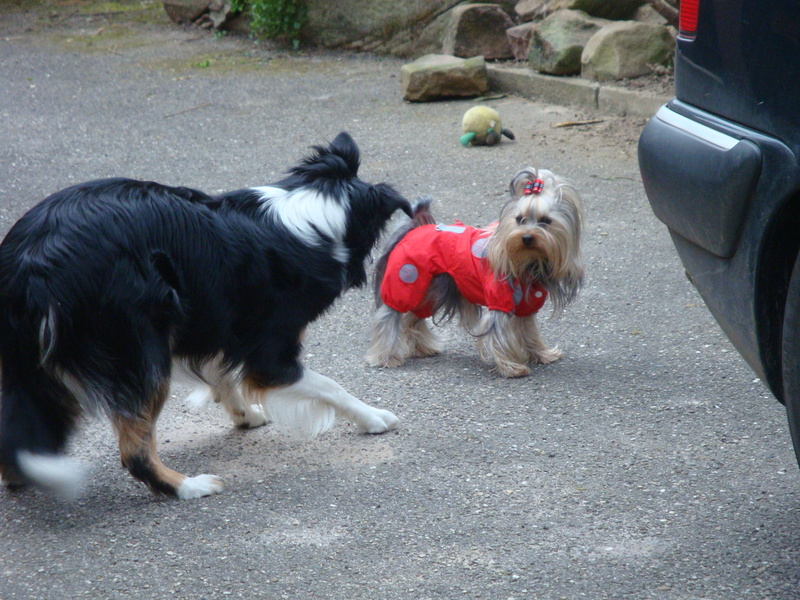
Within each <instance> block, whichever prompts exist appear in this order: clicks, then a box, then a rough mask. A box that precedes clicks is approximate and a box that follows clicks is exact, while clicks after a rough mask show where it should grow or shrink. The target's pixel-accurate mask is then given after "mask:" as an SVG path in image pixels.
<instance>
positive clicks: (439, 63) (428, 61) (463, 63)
mask: <svg viewBox="0 0 800 600" xmlns="http://www.w3.org/2000/svg"><path fill="white" fill-rule="evenodd" d="M400 84H401V86H402V88H403V98H405V99H406V100H408V101H409V102H428V101H430V100H440V99H443V98H473V97H475V96H480V95H481V94H485V93H486V92H487V91H489V76H488V73H487V70H486V61H485V60H484V59H483V57H482V56H475V57H473V58H467V59H464V58H457V57H455V56H449V55H444V54H428V55H425V56H423V57H421V58H418V59H417V60H415V61H414V62H411V63H408V64H405V65H403V66H402V67H401V68H400Z"/></svg>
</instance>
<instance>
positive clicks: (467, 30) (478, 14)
mask: <svg viewBox="0 0 800 600" xmlns="http://www.w3.org/2000/svg"><path fill="white" fill-rule="evenodd" d="M513 26H514V22H513V21H512V20H511V17H509V16H508V14H506V12H505V11H504V10H503V9H502V8H500V7H499V6H497V5H496V4H463V5H461V6H457V7H456V8H454V9H453V10H452V11H451V15H450V24H449V25H448V28H447V32H446V33H445V37H444V42H443V44H442V53H443V54H452V55H453V56H460V57H463V58H469V57H471V56H483V57H484V58H486V59H487V60H493V59H497V58H511V48H510V47H509V45H508V38H506V29H508V28H509V27H513Z"/></svg>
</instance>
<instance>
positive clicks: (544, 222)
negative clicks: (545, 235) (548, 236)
mask: <svg viewBox="0 0 800 600" xmlns="http://www.w3.org/2000/svg"><path fill="white" fill-rule="evenodd" d="M552 222H553V219H551V218H550V217H541V218H540V219H539V225H550V223H552Z"/></svg>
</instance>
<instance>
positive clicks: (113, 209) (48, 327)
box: [0, 133, 410, 484]
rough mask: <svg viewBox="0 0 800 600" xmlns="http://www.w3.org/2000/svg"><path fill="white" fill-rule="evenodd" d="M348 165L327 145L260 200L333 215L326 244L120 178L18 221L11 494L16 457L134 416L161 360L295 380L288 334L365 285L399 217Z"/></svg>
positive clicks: (213, 202)
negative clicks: (272, 196)
mask: <svg viewBox="0 0 800 600" xmlns="http://www.w3.org/2000/svg"><path fill="white" fill-rule="evenodd" d="M358 167H359V150H358V147H357V146H356V144H355V142H354V141H353V140H352V138H351V137H350V136H349V135H348V134H347V133H341V134H339V136H337V137H336V139H334V141H333V142H332V143H331V144H330V145H329V146H328V147H322V146H318V147H315V148H314V152H313V153H312V154H311V155H310V156H309V157H307V158H306V159H304V160H303V161H302V162H301V163H300V164H299V165H298V166H296V167H294V168H293V169H291V171H290V172H289V173H288V175H287V177H286V178H284V179H283V180H281V181H279V182H277V183H275V184H272V186H271V187H275V188H282V189H284V190H287V191H292V190H297V189H300V188H303V189H307V190H309V191H310V192H311V191H313V192H317V193H319V194H322V195H324V196H325V197H326V198H327V199H329V201H330V202H332V203H338V204H339V205H340V206H346V230H345V232H344V235H343V239H342V240H335V239H332V238H331V236H330V235H327V234H325V233H324V232H323V231H321V230H319V229H316V230H315V231H316V234H317V235H316V238H315V240H314V242H313V243H309V241H308V240H307V239H305V240H304V239H302V238H301V237H298V236H297V235H296V234H295V232H293V231H292V230H291V228H287V227H286V226H285V225H284V223H283V222H282V221H281V219H280V218H279V216H278V215H276V214H275V213H274V212H271V211H266V210H265V209H264V206H263V204H264V200H263V197H262V195H261V194H260V193H259V192H258V191H257V189H243V190H239V191H235V192H231V193H227V194H223V195H221V196H216V197H214V196H209V195H207V194H205V193H203V192H200V191H197V190H192V189H187V188H181V187H168V186H164V185H160V184H158V183H152V182H143V181H133V180H129V179H106V180H101V181H92V182H88V183H82V184H79V185H76V186H73V187H70V188H68V189H65V190H63V191H60V192H57V193H55V194H53V195H52V196H50V197H48V198H47V199H45V200H44V201H43V202H41V203H40V204H38V205H37V206H35V207H34V208H33V209H31V210H30V211H29V212H28V213H27V214H26V215H25V216H23V217H22V219H20V220H19V222H17V223H16V224H15V225H14V226H13V227H12V228H11V230H10V231H9V233H8V235H7V236H6V238H5V240H4V241H3V242H2V244H0V357H2V400H0V472H2V474H3V476H4V480H5V481H6V482H7V483H9V484H14V483H21V479H22V478H21V477H20V473H19V468H18V464H17V461H16V456H17V452H18V451H19V450H29V451H33V452H37V453H45V454H47V453H57V452H59V451H60V450H62V448H63V446H64V444H65V441H66V439H67V436H68V433H69V432H70V430H71V429H72V427H73V425H74V423H75V420H76V419H77V417H78V416H79V415H80V414H81V413H82V412H83V411H84V410H86V409H89V410H94V411H96V412H103V413H106V414H108V415H109V416H110V417H112V418H114V417H117V416H122V417H125V418H130V417H137V416H138V415H141V414H142V413H143V412H145V411H147V410H149V409H150V403H151V402H152V400H151V399H152V398H153V397H155V396H157V395H158V394H159V393H162V392H161V390H163V389H164V385H165V381H167V380H168V379H169V377H170V371H171V365H172V359H173V358H174V357H178V358H181V359H184V360H185V361H188V362H189V364H191V365H193V366H194V368H195V369H199V367H200V366H201V365H202V364H203V363H204V362H205V361H208V360H210V359H212V358H213V357H215V356H217V355H218V354H219V353H221V355H222V357H223V362H224V366H225V367H227V368H229V369H235V368H241V372H242V377H243V378H244V379H245V380H247V381H248V383H250V384H251V385H256V386H263V387H269V386H276V385H286V384H291V383H293V382H295V381H296V380H297V379H298V378H299V377H300V375H301V369H302V367H301V365H300V363H299V360H298V357H299V354H300V350H301V342H300V337H301V334H302V332H303V330H304V328H305V327H306V326H307V325H308V324H309V323H310V322H312V321H314V320H315V319H316V318H317V317H319V316H320V315H321V314H322V313H323V312H324V311H325V310H326V309H328V308H329V307H330V306H331V304H332V303H333V302H334V301H335V300H336V298H338V297H339V296H340V295H341V294H342V293H343V292H344V291H345V290H347V289H348V288H349V287H351V286H360V285H362V284H363V283H364V282H365V281H366V273H365V269H364V261H365V259H366V258H367V256H368V254H369V252H370V251H371V249H372V248H373V246H374V245H375V243H376V241H377V239H378V237H379V235H380V233H381V231H382V230H383V228H384V226H385V224H386V222H387V221H388V219H389V218H390V217H391V215H392V214H393V213H394V211H395V210H396V209H402V210H404V211H405V212H406V213H409V214H410V206H409V204H408V202H407V201H406V200H405V199H403V198H402V197H401V196H400V195H399V194H398V193H397V192H396V191H395V190H394V189H392V188H391V187H390V186H388V185H385V184H379V185H374V186H373V185H369V184H367V183H364V182H363V181H361V180H360V179H358V177H357V172H358ZM278 212H279V211H278ZM337 244H338V245H339V246H340V247H341V246H343V247H344V248H346V251H347V252H346V254H347V261H346V263H345V264H342V262H340V261H339V260H337V258H336V256H335V249H336V245H337ZM65 374H66V375H68V376H70V377H72V378H74V379H75V380H78V381H80V384H81V386H82V387H83V389H84V390H86V392H87V393H86V394H84V396H86V397H83V398H80V399H79V398H76V395H75V394H74V393H73V391H74V390H73V391H70V389H68V388H69V386H68V385H65V383H64V381H65V380H64V375H65ZM79 400H80V401H79ZM134 475H136V474H135V473H134Z"/></svg>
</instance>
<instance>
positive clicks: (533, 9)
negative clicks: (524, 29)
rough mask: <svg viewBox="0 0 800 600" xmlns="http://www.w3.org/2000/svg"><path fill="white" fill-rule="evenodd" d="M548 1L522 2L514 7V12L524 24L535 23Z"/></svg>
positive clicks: (525, 0)
mask: <svg viewBox="0 0 800 600" xmlns="http://www.w3.org/2000/svg"><path fill="white" fill-rule="evenodd" d="M546 3H547V0H521V1H520V2H517V4H516V6H515V7H514V12H515V13H517V17H518V18H519V20H520V21H522V22H523V23H527V22H529V21H533V20H534V19H535V18H536V17H537V16H538V15H539V13H540V12H541V10H542V7H543V6H544V5H545V4H546Z"/></svg>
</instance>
